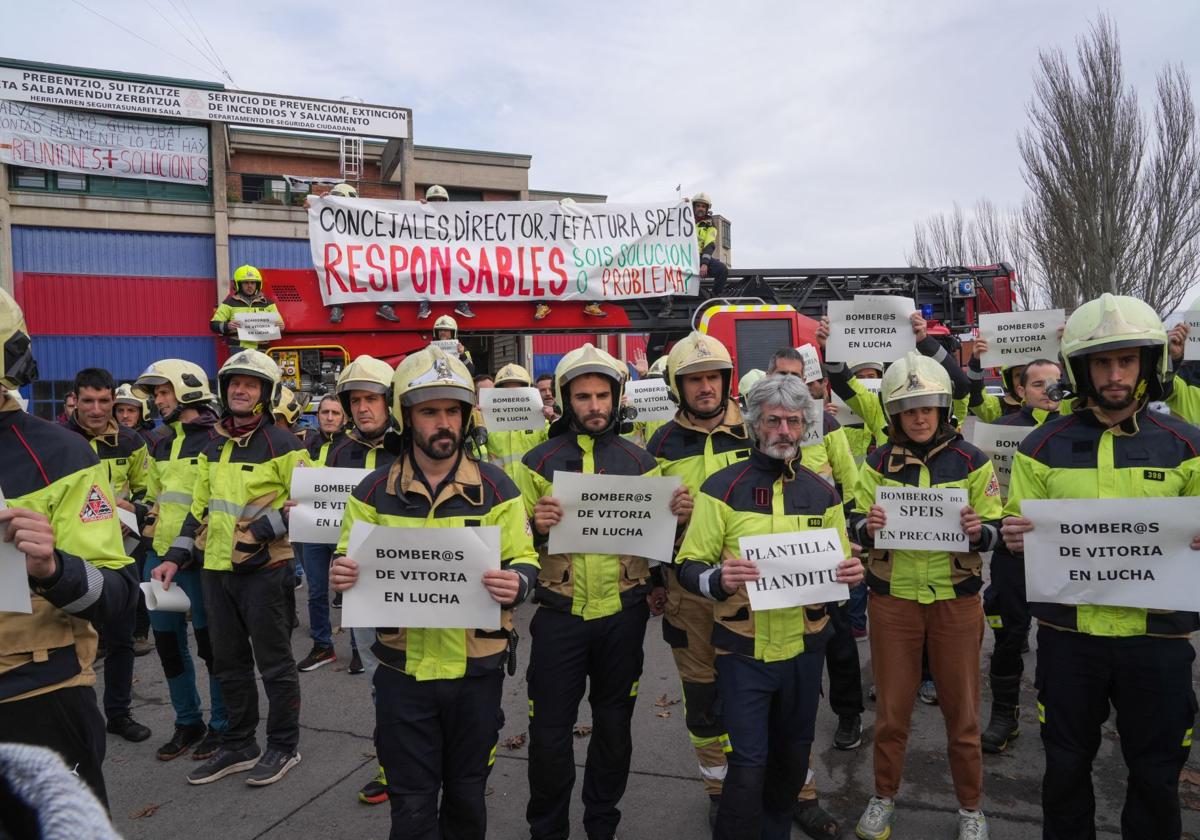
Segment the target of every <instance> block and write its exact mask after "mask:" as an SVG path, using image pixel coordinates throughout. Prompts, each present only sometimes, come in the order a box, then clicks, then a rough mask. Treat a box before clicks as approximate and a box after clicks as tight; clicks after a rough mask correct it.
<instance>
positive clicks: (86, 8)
mask: <svg viewBox="0 0 1200 840" xmlns="http://www.w3.org/2000/svg"><path fill="white" fill-rule="evenodd" d="M71 2H72V3H74V4H75V5H76V6H78V7H79V8H81V9H83V10H84V11H87V12H91V13H92V14H94V15H95V16H96V17H98V18H100V19H101V20H104V21H107V22H108V23H111V24H112V25H113V26H115V27H117V29H120V30H121V31H122V32H126V33H128V34H130V35H132V36H133V37H134V38H137V39H138V40H139V41H141V42H142V43H144V44H148V45H150V46H151V47H154V49H156V50H158V51H159V52H161V53H165V54H166V55H169V56H171V58H173V59H175V60H176V61H182V62H183V63H184V64H186V65H187V66H188V67H194V68H196V69H197V70H199V71H200V72H201V73H210V72H212V71H211V70H209V69H207V68H205V67H200V66H199V65H197V64H194V63H193V62H191V61H188V60H187V59H186V58H184V57H183V56H179V55H176V54H175V53H173V52H171V51H170V50H167V49H163V48H162V47H160V46H159V45H158V44H156V43H154V42H153V41H149V40H147V39H146V38H143V37H142V36H141V35H139V34H137V33H136V32H134V31H133V30H132V29H130V28H129V27H127V26H122V25H121V24H119V23H117V22H116V21H115V20H113V19H112V18H110V17H107V16H105V15H102V14H100V12H97V11H96V10H95V9H93V8H91V7H90V6H87V5H85V4H83V3H82V2H80V0H71Z"/></svg>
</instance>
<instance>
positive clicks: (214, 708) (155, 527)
mask: <svg viewBox="0 0 1200 840" xmlns="http://www.w3.org/2000/svg"><path fill="white" fill-rule="evenodd" d="M134 391H135V393H137V394H139V395H146V396H149V397H152V398H153V399H154V405H155V408H157V409H158V413H159V415H160V416H161V417H162V419H163V427H162V428H163V431H162V433H161V434H160V435H158V437H157V438H156V440H155V442H154V444H153V445H152V446H151V447H150V486H151V488H152V496H153V498H152V499H151V501H152V502H153V504H154V508H153V511H152V518H153V521H152V523H150V524H148V526H147V528H146V530H145V533H146V534H147V535H148V536H149V537H150V538H151V544H150V550H149V551H148V552H147V554H146V564H145V568H144V569H143V571H142V580H144V581H150V580H151V579H152V578H153V573H154V569H155V568H156V567H157V566H158V565H159V563H160V562H161V558H162V557H163V556H164V555H165V554H166V553H167V551H168V550H169V549H170V548H171V544H172V543H173V542H174V541H175V538H176V537H178V536H179V530H180V528H181V527H182V526H183V522H184V520H185V519H186V518H187V515H188V511H189V510H190V509H191V504H192V490H193V488H194V487H195V485H196V478H197V474H198V473H197V469H198V468H197V462H198V460H199V458H200V455H201V454H202V453H203V452H204V451H205V450H206V449H207V448H208V446H209V444H210V443H212V442H213V441H214V440H215V439H216V437H217V433H216V431H215V429H214V427H215V426H216V424H217V419H218V418H217V413H216V411H215V410H214V409H213V404H212V403H213V395H212V391H211V390H210V389H209V387H208V375H207V374H206V373H205V372H204V369H203V368H202V367H200V366H199V365H197V364H195V363H194V362H189V361H185V360H183V359H161V360H159V361H157V362H155V363H154V364H152V365H150V366H149V367H148V368H146V370H145V371H144V372H143V373H142V375H141V376H139V377H138V378H137V381H136V382H135V383H134ZM156 585H157V584H156ZM174 585H176V586H180V587H182V588H183V591H184V593H185V594H186V595H187V596H188V601H189V602H190V604H191V607H190V609H189V610H188V612H187V613H177V612H165V611H162V610H154V611H152V612H151V613H150V622H151V625H152V626H153V627H154V645H155V648H156V649H157V650H158V658H159V662H160V663H161V664H162V669H163V676H165V677H166V678H167V691H168V693H169V694H170V697H171V706H172V707H173V708H174V710H175V732H174V733H173V734H172V735H171V738H170V740H169V741H167V742H166V743H165V744H163V745H162V746H160V747H159V748H158V751H157V752H156V755H157V756H158V758H159V759H160V760H161V761H170V760H171V759H174V758H178V757H179V756H181V755H184V754H186V753H187V752H188V751H189V750H191V753H192V758H193V759H195V760H197V761H199V760H203V759H207V758H211V757H212V755H213V753H215V752H216V751H217V747H219V746H220V743H221V735H222V733H223V732H224V731H225V729H226V728H228V726H229V717H228V713H227V712H226V709H225V700H224V698H223V696H222V694H221V685H220V683H219V682H218V681H217V678H216V671H215V670H214V667H213V647H212V638H211V636H210V634H209V624H208V611H207V610H206V608H205V599H204V592H203V588H202V586H201V582H200V570H199V569H197V568H194V567H189V568H185V569H180V570H179V571H178V572H177V573H176V574H175V578H174ZM189 618H190V620H191V624H192V633H193V634H194V635H195V637H196V652H197V654H198V655H199V657H200V659H201V660H203V662H204V668H205V670H206V671H207V672H208V695H209V700H210V704H209V706H210V710H211V711H210V713H209V721H208V724H207V725H205V723H204V714H203V712H202V710H201V707H200V694H199V693H198V692H197V690H196V665H195V662H194V660H193V659H192V654H191V651H190V649H189V647H188V639H187V631H188V620H189Z"/></svg>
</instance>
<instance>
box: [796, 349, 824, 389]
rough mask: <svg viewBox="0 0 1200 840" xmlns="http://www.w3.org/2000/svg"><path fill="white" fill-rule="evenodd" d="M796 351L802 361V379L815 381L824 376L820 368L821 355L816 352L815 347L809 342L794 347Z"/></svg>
mask: <svg viewBox="0 0 1200 840" xmlns="http://www.w3.org/2000/svg"><path fill="white" fill-rule="evenodd" d="M796 352H797V353H799V354H800V358H801V360H802V361H803V362H804V381H805V382H806V383H807V382H816V381H817V380H818V379H822V378H824V376H825V373H824V371H822V370H821V357H820V356H819V355H818V354H817V348H815V347H813V346H812V345H811V344H802V345H801V346H799V347H797V348H796Z"/></svg>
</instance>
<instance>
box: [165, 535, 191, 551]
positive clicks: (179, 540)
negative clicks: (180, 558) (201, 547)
mask: <svg viewBox="0 0 1200 840" xmlns="http://www.w3.org/2000/svg"><path fill="white" fill-rule="evenodd" d="M195 547H196V541H195V540H194V539H192V538H191V537H176V538H175V541H174V542H173V543H171V548H182V549H183V550H184V551H191V550H192V549H194V548H195Z"/></svg>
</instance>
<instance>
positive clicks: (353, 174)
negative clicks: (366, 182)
mask: <svg viewBox="0 0 1200 840" xmlns="http://www.w3.org/2000/svg"><path fill="white" fill-rule="evenodd" d="M338 158H339V163H340V164H341V167H342V180H343V181H345V182H346V183H348V184H349V183H357V182H358V181H361V180H362V174H363V141H362V138H361V137H340V138H338Z"/></svg>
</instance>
